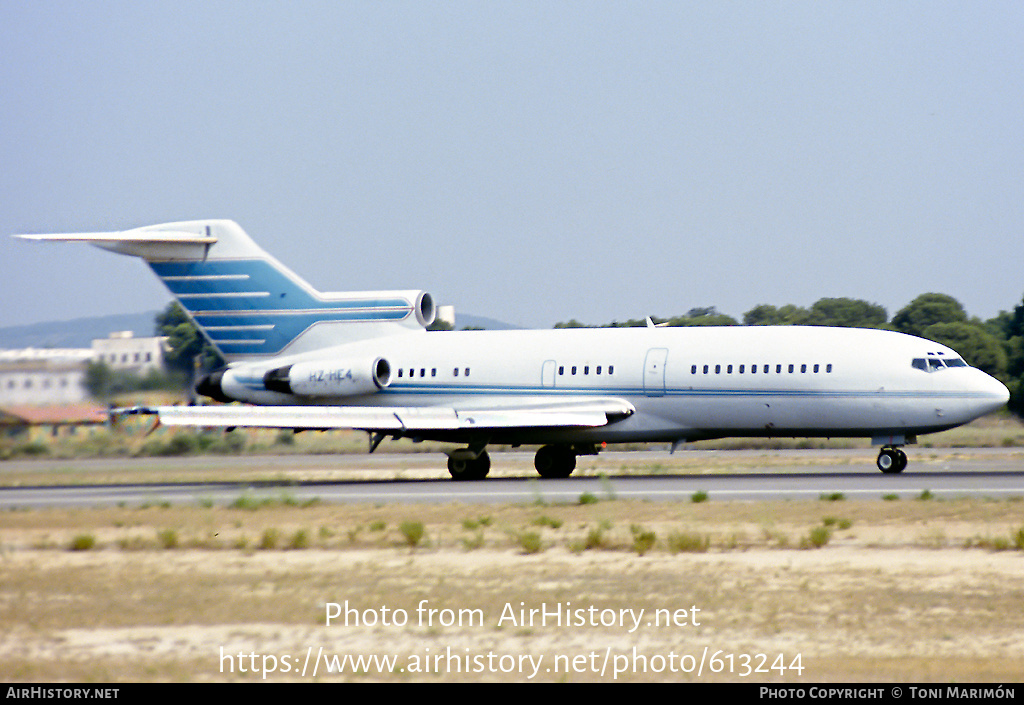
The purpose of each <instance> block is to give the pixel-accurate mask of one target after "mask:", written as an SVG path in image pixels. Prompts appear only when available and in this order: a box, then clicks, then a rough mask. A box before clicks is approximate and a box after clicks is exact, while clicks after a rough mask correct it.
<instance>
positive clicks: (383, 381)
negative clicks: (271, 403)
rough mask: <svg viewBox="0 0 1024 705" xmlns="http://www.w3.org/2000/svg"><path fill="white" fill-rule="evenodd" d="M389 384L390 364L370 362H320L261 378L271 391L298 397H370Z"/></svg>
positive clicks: (379, 358) (277, 370) (377, 360)
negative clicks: (367, 395) (369, 395)
mask: <svg viewBox="0 0 1024 705" xmlns="http://www.w3.org/2000/svg"><path fill="white" fill-rule="evenodd" d="M390 384H391V365H390V364H388V361H387V360H385V359H384V358H382V357H378V358H377V359H376V360H373V361H372V362H371V361H369V360H363V361H351V360H320V361H315V362H299V363H295V364H294V365H288V366H286V367H278V368H277V369H274V370H270V371H269V372H267V373H266V374H265V375H263V386H264V387H266V388H267V390H268V391H271V392H281V393H282V394H294V395H296V396H300V397H348V396H357V395H360V394H373V393H374V392H377V391H379V390H381V389H384V388H386V387H387V386H388V385H390Z"/></svg>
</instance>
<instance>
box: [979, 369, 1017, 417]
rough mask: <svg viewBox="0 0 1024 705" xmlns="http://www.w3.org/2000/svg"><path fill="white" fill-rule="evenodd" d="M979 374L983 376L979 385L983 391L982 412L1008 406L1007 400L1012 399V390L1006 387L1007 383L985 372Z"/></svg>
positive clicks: (986, 412) (985, 412)
mask: <svg viewBox="0 0 1024 705" xmlns="http://www.w3.org/2000/svg"><path fill="white" fill-rule="evenodd" d="M979 374H980V375H981V377H982V379H981V380H980V382H979V384H978V385H977V387H978V391H980V392H981V399H980V404H981V405H982V409H980V413H981V414H988V413H990V412H992V411H996V410H998V409H1001V408H1003V407H1004V406H1006V402H1008V401H1009V400H1010V390H1009V389H1007V388H1006V385H1005V384H1003V383H1002V382H1000V381H999V380H998V379H996V378H995V377H992V376H990V375H987V374H985V373H984V372H980V373H979Z"/></svg>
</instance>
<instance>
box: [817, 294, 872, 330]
mask: <svg viewBox="0 0 1024 705" xmlns="http://www.w3.org/2000/svg"><path fill="white" fill-rule="evenodd" d="M888 320H889V313H888V311H886V310H885V308H884V307H882V306H879V305H878V304H873V303H868V302H867V301H862V300H860V299H845V298H840V299H818V300H817V301H815V302H814V304H813V305H812V306H811V310H810V313H809V316H808V323H810V325H812V326H836V327H839V328H881V327H882V326H884V325H885V324H886V322H888Z"/></svg>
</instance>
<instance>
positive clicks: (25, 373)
mask: <svg viewBox="0 0 1024 705" xmlns="http://www.w3.org/2000/svg"><path fill="white" fill-rule="evenodd" d="M91 359H92V350H88V349H78V348H24V349H22V350H0V403H3V404H38V405H47V404H51V405H52V404H77V403H79V402H83V401H85V400H86V399H88V398H89V392H88V391H87V390H86V388H85V369H86V367H87V366H88V364H89V360H91Z"/></svg>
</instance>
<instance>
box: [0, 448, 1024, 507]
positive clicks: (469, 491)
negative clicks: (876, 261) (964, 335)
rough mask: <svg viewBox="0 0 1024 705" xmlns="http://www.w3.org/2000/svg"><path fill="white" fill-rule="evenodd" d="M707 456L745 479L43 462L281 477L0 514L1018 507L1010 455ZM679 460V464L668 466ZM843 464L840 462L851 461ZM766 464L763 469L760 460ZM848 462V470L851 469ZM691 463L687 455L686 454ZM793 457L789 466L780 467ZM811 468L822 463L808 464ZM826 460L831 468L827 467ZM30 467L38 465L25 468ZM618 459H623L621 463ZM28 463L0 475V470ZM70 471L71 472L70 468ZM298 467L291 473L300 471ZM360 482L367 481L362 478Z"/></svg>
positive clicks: (33, 491)
mask: <svg viewBox="0 0 1024 705" xmlns="http://www.w3.org/2000/svg"><path fill="white" fill-rule="evenodd" d="M705 452H706V453H713V454H714V459H715V461H716V463H718V464H723V462H724V464H725V466H728V463H729V461H731V460H735V461H736V463H737V464H742V465H744V466H745V467H746V468H748V469H747V470H745V471H744V472H716V473H714V474H703V473H700V472H675V471H672V470H671V469H670V470H669V471H667V472H666V471H660V472H657V473H644V472H643V471H642V470H636V469H633V470H630V471H629V472H625V471H623V472H621V473H616V472H612V471H606V472H602V474H601V475H600V476H580V477H571V478H568V479H565V480H542V479H540V478H539V477H537V476H536V475H532V474H530V473H529V471H528V470H524V471H523V472H522V473H521V476H515V477H492V478H488V479H486V480H482V481H478V482H453V481H451V480H450V479H448V478H447V477H445V476H444V475H443V473H442V472H433V473H432V474H433V475H435V477H426V478H409V479H394V478H393V477H388V476H386V475H383V474H382V477H381V479H379V480H377V479H336V480H335V479H331V480H311V479H290V478H288V477H287V476H288V474H289V473H297V474H298V475H300V476H301V475H302V473H303V472H307V473H308V472H309V471H311V470H312V469H314V468H317V467H319V466H323V465H325V464H330V465H332V466H343V467H344V468H345V469H347V470H349V471H350V472H353V473H354V472H356V471H361V470H371V471H382V470H384V469H386V468H388V467H389V466H394V465H396V463H398V464H401V466H402V467H403V468H408V467H410V466H412V467H414V468H415V467H424V468H440V467H443V463H444V456H443V455H440V454H416V455H415V456H413V457H409V456H406V457H399V456H395V455H392V456H388V455H375V456H340V457H335V456H318V457H298V458H297V457H295V456H261V457H258V458H245V457H237V458H223V457H220V458H215V459H212V460H211V459H209V458H208V457H195V458H178V459H173V460H168V459H118V460H113V461H110V460H108V461H48V462H53V463H58V462H59V464H60V468H61V472H64V473H66V472H69V471H73V468H74V467H75V466H76V465H79V462H80V463H82V464H83V467H85V468H86V470H85V472H86V475H88V474H89V472H93V473H95V472H98V471H97V470H96V468H100V469H101V470H102V469H104V468H109V467H111V466H115V467H116V466H120V465H125V466H129V465H130V466H132V467H135V468H141V469H142V470H145V469H146V468H150V469H153V468H155V469H157V470H159V469H160V468H166V467H168V466H170V465H172V464H173V465H174V466H178V467H180V466H183V465H194V466H196V467H192V468H191V472H190V474H191V475H192V476H195V475H197V474H199V475H201V474H202V473H203V472H204V466H205V465H210V466H211V467H217V468H221V469H222V468H223V467H224V466H227V467H228V468H230V467H232V466H236V465H238V466H245V467H251V466H257V467H259V468H261V469H263V470H266V471H267V472H268V473H269V474H273V473H274V472H275V468H279V470H280V472H279V473H278V476H279V477H281V478H283V479H269V480H258V481H247V480H239V481H209V482H207V481H202V480H199V481H169V482H130V483H112V482H82V481H76V482H75V483H74V484H71V483H60V482H55V483H52V484H51V483H49V482H47V483H46V484H45V485H44V484H41V483H40V484H36V485H31V486H18V487H11V486H6V487H2V488H0V509H3V510H14V509H29V508H46V507H103V506H138V505H146V504H161V503H168V504H203V505H209V504H216V505H221V504H230V503H232V502H235V501H236V500H238V499H239V498H241V497H247V498H251V499H253V500H261V499H270V500H275V499H276V500H282V501H288V502H296V503H305V502H310V501H319V502H328V503H346V502H349V503H368V504H379V503H415V502H429V503H444V502H462V503H481V504H487V503H513V504H523V503H536V502H544V503H576V502H579V501H580V500H581V497H582V498H584V499H589V498H591V497H592V498H594V499H597V500H609V499H632V500H647V501H690V500H691V499H692V498H693V495H694V494H695V493H698V492H701V493H706V494H707V498H708V499H709V500H711V501H782V500H799V499H818V498H822V497H824V498H829V497H832V498H840V497H841V498H844V499H849V500H858V499H861V500H877V499H883V498H894V497H899V498H900V499H912V498H915V497H920V496H922V494H923V493H925V492H928V493H930V494H931V495H932V496H934V497H936V498H943V499H949V498H956V497H976V498H985V497H991V498H999V499H1005V498H1007V497H1014V496H1021V497H1024V454H1022V452H1021V451H1019V450H1015V449H970V450H965V451H963V452H962V453H960V452H956V451H949V450H948V449H944V450H943V455H942V456H940V457H939V458H938V459H937V460H932V461H931V462H918V463H916V466H915V464H913V463H912V465H911V467H910V468H908V470H907V471H905V472H904V473H903V474H900V475H884V474H882V473H880V472H878V470H877V469H876V468H875V467H874V464H873V463H865V462H864V460H863V458H864V457H866V453H865V451H863V450H860V451H834V450H824V451H814V450H799V451H773V452H772V453H771V454H770V455H769V456H766V455H765V453H764V452H763V451H692V452H691V453H705ZM678 455H680V454H677V456H678ZM848 456H849V457H848ZM528 457H529V456H528V454H526V453H505V454H501V455H498V456H497V457H496V458H495V464H496V465H500V464H503V463H504V464H509V465H515V466H517V467H523V466H524V465H525V463H524V460H525V459H528ZM620 457H621V458H622V459H628V460H629V462H630V463H631V464H632V466H633V467H634V468H643V467H644V466H645V465H654V466H659V465H667V464H668V462H669V460H670V457H669V456H668V454H667V453H662V452H660V451H639V452H615V453H608V454H602V458H603V459H605V460H606V461H608V462H607V465H608V466H611V467H618V465H617V463H619V460H620ZM762 457H767V458H768V459H769V460H770V462H767V461H766V462H765V463H764V467H760V466H759V458H762ZM851 457H852V458H854V459H855V461H856V462H851ZM687 458H688V459H690V460H692V459H693V458H694V456H693V455H688V456H687ZM789 459H792V463H789V462H787V461H788V460H789ZM808 460H811V461H815V460H816V461H819V462H817V464H813V465H806V463H807V462H808ZM832 460H834V461H835V462H831V461H832ZM26 462H28V463H31V462H35V461H26ZM624 462H625V460H623V463H624ZM14 467H17V468H21V469H23V468H24V467H26V463H25V462H23V463H20V464H17V465H11V464H10V463H7V464H5V465H3V466H0V479H2V478H3V476H4V474H5V473H4V471H5V470H6V471H9V470H11V469H12V468H14ZM69 468H70V469H71V470H69ZM297 468H298V470H297ZM364 474H365V473H364Z"/></svg>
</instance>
